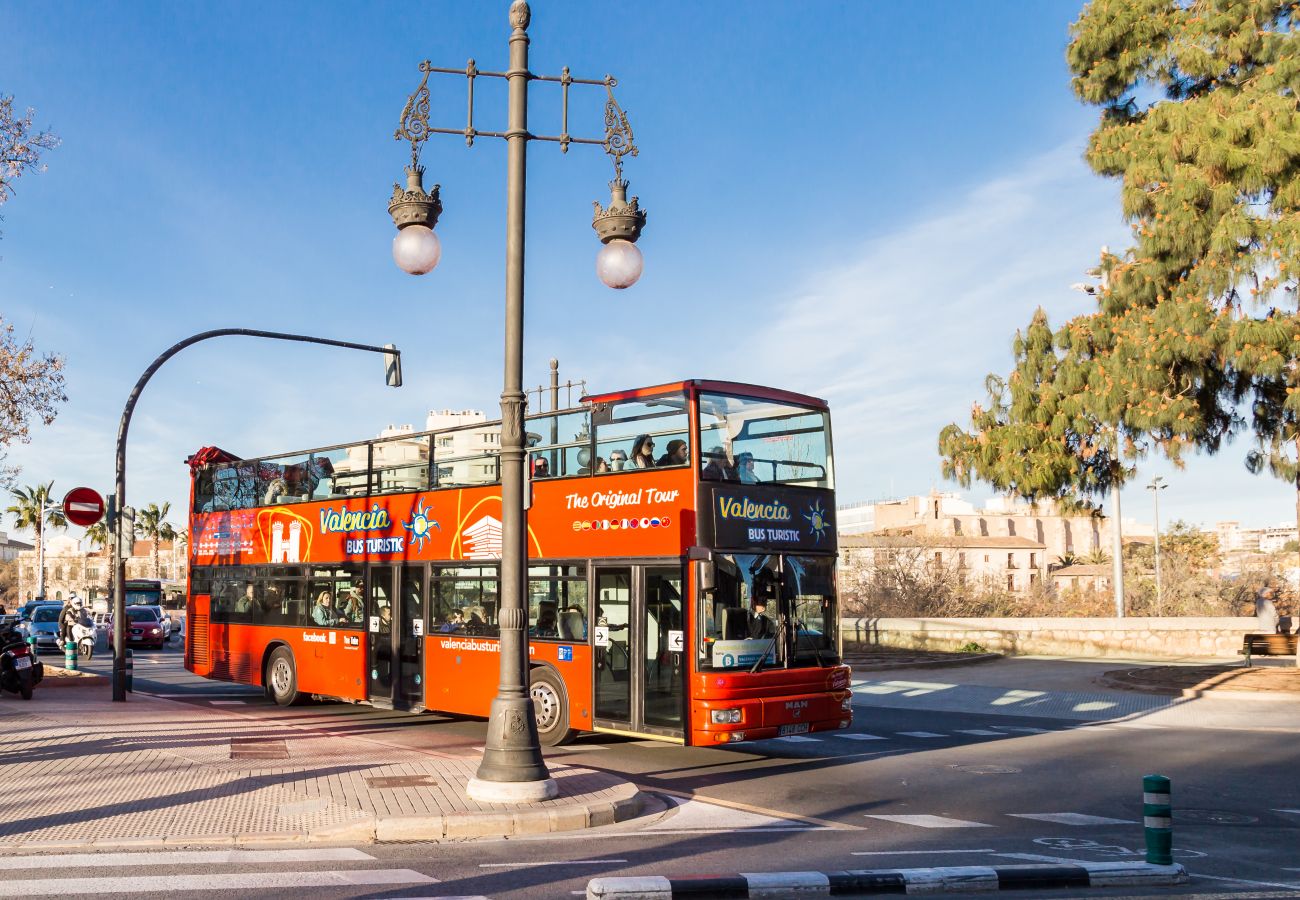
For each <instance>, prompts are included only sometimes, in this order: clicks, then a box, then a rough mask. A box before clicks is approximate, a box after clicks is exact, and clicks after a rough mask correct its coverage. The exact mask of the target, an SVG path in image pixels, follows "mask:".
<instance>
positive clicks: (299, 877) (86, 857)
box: [0, 847, 488, 900]
mask: <svg viewBox="0 0 1300 900" xmlns="http://www.w3.org/2000/svg"><path fill="white" fill-rule="evenodd" d="M365 863H372V864H376V863H380V860H378V859H376V858H375V857H374V856H371V855H370V854H368V853H365V852H363V851H361V850H356V849H352V848H345V847H336V848H293V849H283V850H233V849H232V850H164V851H136V852H121V853H111V852H104V853H40V854H37V853H32V854H6V855H5V856H3V857H0V897H65V896H69V895H77V894H96V895H100V894H141V893H147V892H154V891H157V892H159V893H171V894H178V895H188V894H191V893H197V892H203V891H243V892H251V891H257V892H264V893H267V894H271V893H275V892H280V891H288V890H295V889H302V888H308V889H310V888H345V889H347V888H370V889H376V890H381V889H390V890H398V889H410V888H420V889H421V890H426V891H428V890H429V889H430V887H431V886H434V885H437V884H438V879H437V878H434V877H432V876H430V875H425V874H424V873H422V872H417V871H415V870H414V869H406V868H380V867H371V868H363V867H361V866H363V865H364V864H365ZM268 864H271V865H275V866H276V867H277V868H276V869H275V871H239V869H240V868H241V867H253V866H264V865H268ZM312 864H316V865H317V866H319V867H313V866H312ZM322 864H323V865H322ZM343 865H351V866H352V867H350V868H344V867H343ZM168 867H177V868H176V869H171V870H168ZM200 867H202V868H204V869H205V870H206V869H209V868H211V867H230V868H231V869H233V871H203V872H202V873H198V872H195V871H193V870H195V869H198V868H200ZM78 869H82V870H84V869H95V870H109V871H110V872H111V871H112V870H114V869H120V870H123V871H122V872H121V873H120V874H102V873H101V872H97V873H96V874H92V875H86V874H70V875H69V874H64V873H75V872H76V871H77V870H78ZM160 870H162V871H160ZM56 873H57V874H56ZM146 873H147V874H146ZM10 876H16V877H10ZM424 896H425V897H427V898H428V900H488V898H485V897H465V896H457V897H455V898H452V897H451V896H445V897H438V896H437V895H436V892H435V893H426V894H425V895H424Z"/></svg>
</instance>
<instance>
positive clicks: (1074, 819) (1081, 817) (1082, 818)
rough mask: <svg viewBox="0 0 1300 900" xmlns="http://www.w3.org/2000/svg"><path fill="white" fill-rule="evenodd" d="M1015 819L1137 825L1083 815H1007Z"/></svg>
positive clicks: (1069, 813) (1070, 813)
mask: <svg viewBox="0 0 1300 900" xmlns="http://www.w3.org/2000/svg"><path fill="white" fill-rule="evenodd" d="M1007 815H1009V816H1011V817H1012V818H1013V819H1033V820H1034V821H1036V822H1051V823H1053V824H1054V825H1136V824H1137V823H1136V822H1135V821H1134V820H1132V819H1111V818H1107V817H1106V816H1089V815H1084V814H1083V813H1072V812H1063V813H1007Z"/></svg>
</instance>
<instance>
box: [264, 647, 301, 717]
mask: <svg viewBox="0 0 1300 900" xmlns="http://www.w3.org/2000/svg"><path fill="white" fill-rule="evenodd" d="M266 694H267V696H268V697H270V698H271V699H272V700H274V701H275V702H276V703H278V704H279V705H280V706H293V705H294V704H295V703H297V702H298V697H299V694H298V673H297V671H296V670H295V669H294V665H293V653H292V652H290V650H289V648H288V647H276V648H275V651H274V652H273V653H272V654H271V659H270V660H269V661H268V662H267V664H266Z"/></svg>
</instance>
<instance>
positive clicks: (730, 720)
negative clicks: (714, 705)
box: [711, 709, 740, 725]
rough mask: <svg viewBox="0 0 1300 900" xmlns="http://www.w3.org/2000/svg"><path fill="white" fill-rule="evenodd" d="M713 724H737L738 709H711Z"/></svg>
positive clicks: (738, 718)
mask: <svg viewBox="0 0 1300 900" xmlns="http://www.w3.org/2000/svg"><path fill="white" fill-rule="evenodd" d="M711 713H712V715H713V724H714V725H739V724H740V710H738V709H715V710H711Z"/></svg>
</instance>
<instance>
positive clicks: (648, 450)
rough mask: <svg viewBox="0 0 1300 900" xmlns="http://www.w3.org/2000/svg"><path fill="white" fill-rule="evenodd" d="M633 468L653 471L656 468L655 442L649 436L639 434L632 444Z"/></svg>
mask: <svg viewBox="0 0 1300 900" xmlns="http://www.w3.org/2000/svg"><path fill="white" fill-rule="evenodd" d="M631 463H632V468H634V469H653V468H654V467H655V442H654V439H653V438H651V437H650V435H648V434H639V435H637V438H636V440H635V441H633V442H632V460H631Z"/></svg>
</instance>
